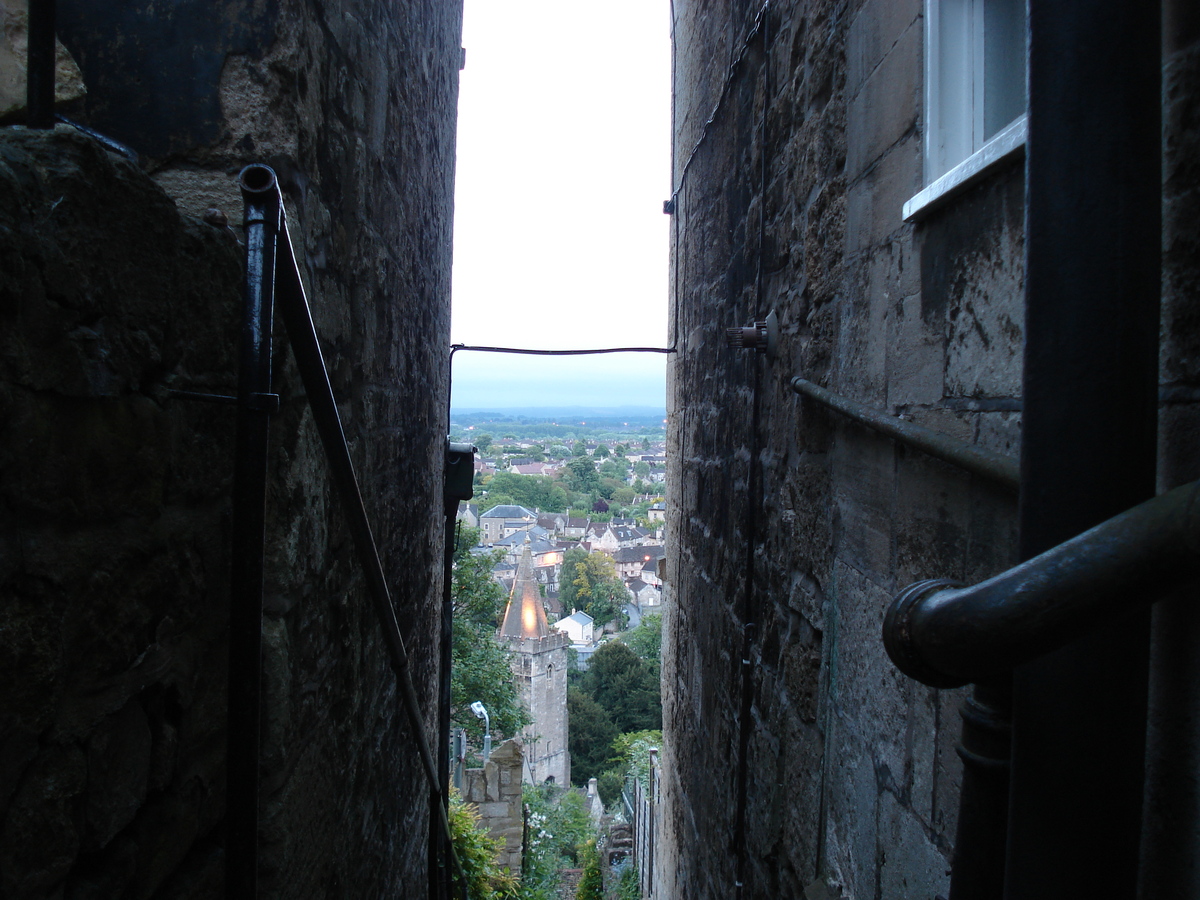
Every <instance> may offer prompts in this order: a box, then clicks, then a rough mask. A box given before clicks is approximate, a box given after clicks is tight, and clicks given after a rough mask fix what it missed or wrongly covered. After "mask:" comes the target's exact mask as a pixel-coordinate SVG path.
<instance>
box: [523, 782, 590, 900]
mask: <svg viewBox="0 0 1200 900" xmlns="http://www.w3.org/2000/svg"><path fill="white" fill-rule="evenodd" d="M524 801H525V810H526V823H527V826H528V829H529V831H528V841H527V842H526V847H525V859H524V861H523V863H522V873H521V892H520V898H521V900H557V887H558V872H559V870H560V869H570V868H574V867H576V866H578V865H579V860H580V856H581V852H582V849H583V847H584V845H585V844H586V843H587V842H588V839H589V838H591V837H593V836H594V833H593V826H592V820H591V819H590V818H589V816H588V813H587V808H586V806H585V804H584V799H583V795H582V794H580V793H579V792H578V791H564V790H563V789H562V788H561V787H558V786H556V785H553V784H543V785H537V786H529V787H526V788H525V793H524Z"/></svg>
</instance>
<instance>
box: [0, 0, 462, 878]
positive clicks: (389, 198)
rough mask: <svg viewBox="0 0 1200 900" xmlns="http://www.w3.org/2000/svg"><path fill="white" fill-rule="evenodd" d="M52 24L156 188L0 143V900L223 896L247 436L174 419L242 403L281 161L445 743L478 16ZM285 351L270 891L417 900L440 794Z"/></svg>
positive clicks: (87, 150) (131, 14)
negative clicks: (456, 299) (242, 454)
mask: <svg viewBox="0 0 1200 900" xmlns="http://www.w3.org/2000/svg"><path fill="white" fill-rule="evenodd" d="M58 7H59V13H58V28H59V37H60V39H61V41H62V42H63V44H64V45H65V46H66V48H67V49H68V50H70V52H71V54H72V55H73V57H74V59H75V60H76V61H77V62H78V64H79V67H80V70H81V71H82V75H83V81H84V83H85V84H86V87H87V94H86V97H85V99H83V100H81V101H79V102H77V103H76V104H75V105H74V106H73V107H70V108H69V109H67V110H66V111H67V112H68V113H70V114H71V115H72V116H73V117H75V118H77V119H80V120H82V121H84V122H85V123H86V124H88V125H90V126H91V127H93V128H95V129H97V130H99V131H101V132H104V133H106V134H108V135H109V136H111V137H113V138H116V139H117V140H120V141H122V142H124V143H125V144H127V145H129V146H130V147H131V148H133V149H134V150H136V151H137V152H138V153H139V154H140V155H141V165H140V166H138V165H134V164H133V163H130V162H129V161H127V160H125V159H123V158H121V157H120V156H118V155H115V154H112V153H109V152H107V151H105V150H104V149H102V148H101V147H100V145H99V144H97V143H96V142H94V141H92V140H91V139H90V138H87V137H85V136H83V135H81V134H80V133H79V132H76V131H75V130H74V129H71V128H67V127H65V126H60V127H59V128H57V129H55V130H54V131H52V132H47V133H41V134H35V133H31V132H28V131H25V130H24V129H21V128H19V127H8V128H3V129H0V260H3V262H2V264H0V320H2V321H0V432H2V437H0V670H2V675H0V683H2V684H3V685H4V690H3V691H2V692H0V895H3V896H5V897H22V898H26V897H28V898H39V897H47V898H49V897H63V896H68V897H117V896H122V897H142V898H148V897H172V898H175V897H212V896H218V895H219V894H220V892H221V879H222V873H223V864H222V847H223V840H224V833H223V822H222V817H223V803H224V798H223V790H224V784H223V779H224V775H223V764H224V754H225V741H226V735H225V733H224V715H225V688H226V685H225V619H226V616H227V604H228V591H229V587H228V566H227V557H228V547H227V541H228V515H229V490H230V473H231V471H232V452H233V440H232V437H233V422H234V419H233V413H232V411H231V410H230V409H229V408H228V407H223V406H219V405H213V404H202V403H195V402H188V401H184V400H178V399H172V398H171V396H170V394H169V391H170V390H171V389H183V390H191V391H201V392H208V393H230V392H231V389H232V388H233V387H234V385H235V383H236V372H235V364H234V360H235V358H236V342H237V329H238V324H237V323H238V315H239V313H238V306H239V303H240V299H239V296H240V278H241V252H242V251H241V249H240V247H239V245H238V236H237V234H236V231H237V229H236V226H237V223H238V221H239V220H240V199H239V198H238V196H237V191H236V187H235V184H236V182H235V178H236V174H237V172H238V170H239V169H240V168H241V166H243V165H244V164H246V163H248V162H252V161H254V162H266V163H269V164H270V165H272V166H273V167H274V168H275V169H276V171H277V172H278V173H279V175H280V180H281V183H282V186H283V190H284V196H285V202H286V204H287V208H288V215H289V217H290V221H291V224H292V235H293V239H294V241H295V242H296V251H297V257H298V260H299V263H300V268H301V273H302V277H303V278H304V280H305V284H306V288H307V290H308V294H309V298H310V303H311V305H312V308H313V314H314V317H315V320H316V328H317V332H318V334H319V336H320V339H321V343H322V346H323V349H324V352H325V356H326V362H327V366H328V369H329V372H330V377H331V380H332V383H333V387H334V392H335V394H336V396H337V398H338V401H339V405H340V412H341V415H342V419H343V422H344V424H345V427H346V431H347V435H348V438H349V441H350V445H351V452H352V455H353V457H354V461H355V464H356V467H357V470H358V475H359V480H360V484H361V486H362V490H363V494H364V497H365V500H366V505H367V509H368V514H369V516H370V518H371V521H372V524H373V526H374V530H375V534H376V538H377V541H378V543H379V547H380V554H381V557H382V559H383V562H384V567H385V571H386V573H387V576H388V579H389V582H390V587H391V590H392V596H393V598H394V601H395V604H396V608H397V613H398V617H399V619H400V622H401V627H402V630H403V632H404V637H405V640H406V641H407V642H408V647H409V651H410V653H411V654H412V656H413V660H414V671H415V673H416V679H417V687H418V692H419V695H420V696H421V698H422V700H423V701H424V702H425V703H426V704H427V708H428V710H429V716H430V722H431V723H432V722H433V721H435V720H436V715H435V711H434V708H433V698H434V696H435V687H434V683H433V681H434V678H435V676H436V668H437V667H436V654H435V651H434V646H433V641H434V635H435V616H436V610H437V599H438V595H439V592H440V587H441V583H440V578H441V576H440V571H441V566H440V560H441V550H440V542H441V531H442V529H441V528H440V526H439V523H438V521H437V519H438V513H439V510H440V509H441V496H440V495H441V478H442V469H443V442H444V439H445V433H446V421H445V414H446V413H445V401H446V374H445V373H446V368H447V367H446V352H447V351H446V348H447V346H448V343H449V340H448V338H449V278H450V226H451V210H452V204H451V201H452V187H453V159H454V110H455V99H456V94H457V83H458V66H459V60H460V52H459V35H460V27H461V6H460V4H458V3H455V2H451V3H445V4H433V5H430V4H420V3H415V2H402V3H392V2H389V3H383V2H375V0H335V2H316V0H268V2H250V0H245V2H241V0H229V2H221V3H217V4H213V3H209V2H198V0H192V2H182V3H180V2H171V3H166V2H157V0H152V2H149V3H142V4H138V5H136V7H131V6H130V5H129V4H123V3H116V2H95V0H88V2H71V0H62V2H60V3H59V4H58ZM209 207H218V208H220V209H222V210H223V211H224V212H225V213H226V215H227V216H228V218H229V220H230V221H231V222H232V223H233V224H234V226H235V227H234V229H232V230H231V229H228V228H225V227H223V226H221V225H219V224H209V223H208V222H205V221H202V220H201V218H199V217H200V216H202V214H203V213H204V210H206V209H207V208H209ZM210 219H211V221H213V222H218V221H219V220H218V219H216V218H213V217H210ZM277 338H278V339H277V341H276V359H275V367H276V385H277V388H276V389H277V390H278V391H279V392H280V394H281V395H282V397H283V405H282V409H281V411H280V413H279V414H278V415H277V416H276V417H275V419H274V422H273V426H272V432H271V448H272V453H271V458H270V461H269V469H270V487H269V496H268V526H267V533H268V536H267V561H266V568H267V599H266V605H267V613H266V619H265V622H264V637H265V646H266V649H265V659H264V662H265V667H266V668H265V699H264V708H265V712H264V718H263V740H264V747H263V755H262V764H261V784H262V795H261V798H262V799H261V810H262V821H263V827H262V865H261V871H260V874H261V878H260V882H261V888H262V891H261V893H262V896H272V897H287V898H305V897H314V898H316V897H321V898H324V897H338V896H345V897H383V896H387V897H406V896H407V897H416V896H425V895H426V894H427V890H428V883H427V871H426V837H425V836H426V835H427V833H428V832H427V827H428V818H427V817H428V792H427V787H426V785H425V784H424V781H423V776H422V773H421V770H420V766H419V763H418V760H417V758H416V755H415V752H414V745H413V741H412V735H411V733H410V731H409V728H408V725H407V724H406V722H405V720H404V717H403V714H402V712H401V709H400V707H399V702H398V697H397V693H396V686H395V681H394V678H393V676H392V674H391V672H390V670H389V669H388V666H387V663H386V659H385V655H384V653H383V650H382V646H381V642H380V640H379V631H378V627H377V625H376V623H375V621H374V619H373V617H372V615H371V613H370V609H369V605H368V602H367V600H366V597H365V595H364V592H363V589H362V583H361V578H360V576H359V574H358V571H357V563H356V562H355V560H354V558H353V552H352V548H351V547H350V545H349V539H348V535H347V534H346V532H345V529H344V526H343V523H342V518H341V511H340V509H339V508H338V503H337V501H336V498H334V497H333V495H332V494H331V489H330V485H329V483H328V479H327V476H326V470H325V463H324V459H323V455H322V451H321V449H320V446H319V443H318V440H317V437H316V433H315V430H314V427H313V423H312V417H311V414H310V412H309V409H308V406H307V403H306V401H305V399H304V397H303V392H302V389H301V387H300V384H299V379H298V377H297V375H296V373H295V369H294V366H293V363H292V361H291V359H290V356H289V352H290V351H289V349H288V345H287V341H286V339H284V338H283V336H282V334H279V335H277Z"/></svg>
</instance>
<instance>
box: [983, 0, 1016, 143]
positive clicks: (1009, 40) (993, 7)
mask: <svg viewBox="0 0 1200 900" xmlns="http://www.w3.org/2000/svg"><path fill="white" fill-rule="evenodd" d="M1024 111H1025V0H986V2H985V3H984V103H983V138H984V140H988V139H989V138H991V137H992V135H994V134H995V133H996V132H997V131H999V130H1000V129H1001V128H1003V127H1004V126H1005V125H1007V124H1008V123H1009V122H1011V121H1012V120H1013V119H1015V118H1016V117H1017V116H1019V115H1020V114H1021V113H1023V112H1024Z"/></svg>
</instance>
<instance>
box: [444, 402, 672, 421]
mask: <svg viewBox="0 0 1200 900" xmlns="http://www.w3.org/2000/svg"><path fill="white" fill-rule="evenodd" d="M666 415H667V410H666V408H665V407H661V406H609V407H603V406H513V407H506V408H496V407H479V406H470V407H466V406H464V407H458V406H456V407H453V408H452V409H451V410H450V419H451V421H453V420H454V419H455V417H459V416H469V417H471V418H472V419H478V418H480V417H483V416H490V417H493V418H496V419H533V420H536V421H546V422H550V421H555V420H556V419H566V420H571V419H579V420H586V419H607V420H618V419H619V420H632V419H657V420H659V421H661V420H662V419H664V418H666Z"/></svg>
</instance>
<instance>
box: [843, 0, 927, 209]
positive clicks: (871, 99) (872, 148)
mask: <svg viewBox="0 0 1200 900" xmlns="http://www.w3.org/2000/svg"><path fill="white" fill-rule="evenodd" d="M902 5H903V6H908V7H909V9H910V10H911V5H912V3H911V0H909V2H908V3H905V4H902ZM860 21H861V17H860ZM921 44H922V38H921V27H920V21H919V20H912V21H910V23H909V25H908V27H907V28H905V29H904V30H903V31H902V32H901V33H900V35H899V36H898V37H897V38H896V41H895V43H894V44H893V45H892V46H891V48H890V49H889V50H888V51H887V53H886V55H885V56H883V58H882V59H881V60H880V62H879V63H878V65H877V66H876V67H875V69H874V70H873V71H871V72H870V73H869V74H868V75H867V76H866V77H865V78H864V79H863V82H862V87H861V89H859V90H858V91H857V92H856V93H855V92H853V90H852V96H851V99H850V102H849V105H848V108H847V112H846V142H847V154H846V174H847V176H848V177H849V178H850V179H852V180H853V179H855V178H858V177H859V176H860V175H862V174H863V173H864V172H865V171H866V170H867V169H868V168H869V167H871V166H872V165H874V164H875V163H876V162H877V161H878V160H879V158H880V157H881V156H882V155H883V154H884V153H885V152H886V151H888V150H889V149H891V148H895V147H897V146H898V145H899V144H900V142H901V141H902V140H903V139H904V138H905V137H908V136H911V135H914V134H915V133H916V124H917V117H918V114H919V111H920V108H921V80H922V79H921V75H922V69H921ZM912 193H916V190H914V191H912ZM910 196H911V195H910ZM892 216H893V217H896V218H898V216H897V215H896V212H895V211H894V210H893V211H892Z"/></svg>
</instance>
